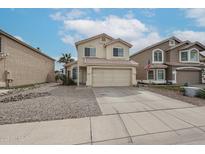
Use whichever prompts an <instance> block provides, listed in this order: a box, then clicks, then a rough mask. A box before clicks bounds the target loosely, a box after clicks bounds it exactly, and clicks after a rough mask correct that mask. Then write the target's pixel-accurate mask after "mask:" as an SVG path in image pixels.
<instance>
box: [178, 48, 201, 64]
mask: <svg viewBox="0 0 205 154" xmlns="http://www.w3.org/2000/svg"><path fill="white" fill-rule="evenodd" d="M180 62H199V50H198V49H196V48H192V49H190V50H182V51H180Z"/></svg>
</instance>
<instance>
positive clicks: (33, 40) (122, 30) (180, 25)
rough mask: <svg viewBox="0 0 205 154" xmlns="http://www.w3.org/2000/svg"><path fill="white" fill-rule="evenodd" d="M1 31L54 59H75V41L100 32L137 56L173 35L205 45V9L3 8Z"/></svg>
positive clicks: (0, 13)
mask: <svg viewBox="0 0 205 154" xmlns="http://www.w3.org/2000/svg"><path fill="white" fill-rule="evenodd" d="M0 28H1V29H2V30H4V31H6V32H8V33H10V34H11V35H13V36H15V37H17V38H19V39H21V40H23V41H25V42H26V43H28V44H30V45H31V46H33V47H40V48H41V50H42V51H43V52H44V53H46V54H47V55H49V56H51V57H53V58H55V59H58V57H59V56H60V55H61V53H65V52H70V53H71V54H72V56H73V57H76V56H77V55H76V54H77V53H76V49H75V46H74V42H76V41H78V40H81V39H84V38H86V37H89V36H93V35H97V34H99V33H107V34H109V35H111V36H112V37H114V38H122V39H124V40H125V41H128V42H130V43H131V44H133V48H132V49H131V53H134V52H137V51H138V50H140V49H142V48H143V47H146V46H147V45H151V44H152V43H155V42H157V41H160V40H162V39H164V38H167V37H170V36H172V35H175V36H177V37H179V38H180V39H182V40H186V39H189V40H191V41H200V42H201V43H204V44H205V9H0ZM59 67H60V65H57V66H56V68H59Z"/></svg>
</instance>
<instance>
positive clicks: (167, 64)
mask: <svg viewBox="0 0 205 154" xmlns="http://www.w3.org/2000/svg"><path fill="white" fill-rule="evenodd" d="M204 50H205V46H204V45H202V44H201V43H199V42H190V41H181V40H180V39H178V38H176V37H170V38H168V39H165V40H163V41H161V42H158V43H156V44H153V45H151V46H148V47H146V48H144V49H142V50H140V51H138V52H136V53H135V54H133V55H131V56H130V59H131V60H134V61H136V62H137V63H139V66H138V73H137V76H136V79H137V80H138V81H139V82H144V83H167V82H168V83H173V84H184V83H188V84H198V83H201V82H202V71H203V69H204V67H205V65H204V63H201V62H200V58H203V57H204V56H203V54H200V52H201V53H202V52H203V51H204Z"/></svg>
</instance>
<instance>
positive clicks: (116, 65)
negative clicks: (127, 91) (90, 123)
mask: <svg viewBox="0 0 205 154" xmlns="http://www.w3.org/2000/svg"><path fill="white" fill-rule="evenodd" d="M75 45H76V49H77V54H78V60H77V61H75V62H71V63H69V64H67V65H65V67H66V68H67V73H68V76H69V77H70V78H72V79H73V80H75V81H76V82H77V84H78V85H79V84H85V85H87V86H94V87H104V86H131V85H135V84H136V67H137V65H138V64H137V63H136V62H134V61H131V60H129V49H130V48H131V47H132V45H131V44H130V43H128V42H126V41H123V40H121V39H114V38H112V37H111V36H109V35H107V34H104V33H103V34H100V35H97V36H93V37H91V38H88V39H85V40H81V41H79V42H76V43H75Z"/></svg>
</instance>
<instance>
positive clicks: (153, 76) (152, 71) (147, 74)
mask: <svg viewBox="0 0 205 154" xmlns="http://www.w3.org/2000/svg"><path fill="white" fill-rule="evenodd" d="M149 72H153V79H149ZM147 80H151V81H152V80H155V71H154V70H149V71H147Z"/></svg>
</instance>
